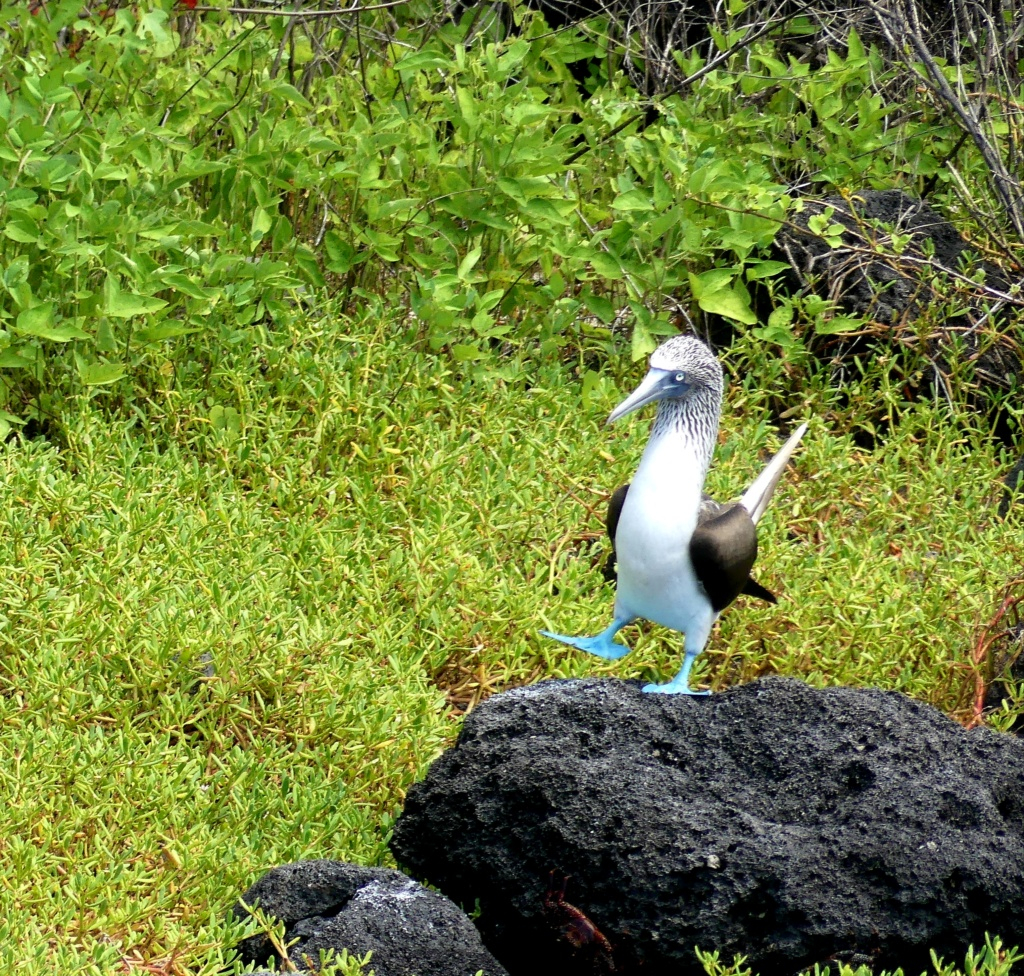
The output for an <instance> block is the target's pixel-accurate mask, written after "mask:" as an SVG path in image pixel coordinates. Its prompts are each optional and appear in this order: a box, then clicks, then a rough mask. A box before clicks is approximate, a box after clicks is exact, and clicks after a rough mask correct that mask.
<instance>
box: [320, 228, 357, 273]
mask: <svg viewBox="0 0 1024 976" xmlns="http://www.w3.org/2000/svg"><path fill="white" fill-rule="evenodd" d="M324 250H325V251H326V252H327V260H326V261H324V266H325V267H326V268H327V270H328V271H332V272H333V273H334V274H347V273H348V271H349V270H350V269H351V268H352V265H353V264H355V263H356V260H355V259H356V249H355V248H354V247H353V246H352V245H351V244H350V243H349V242H348V241H346V240H345V238H344V237H342V236H341V234H339V233H338V232H337V231H336V230H329V231H328V232H327V233H326V234H325V235H324Z"/></svg>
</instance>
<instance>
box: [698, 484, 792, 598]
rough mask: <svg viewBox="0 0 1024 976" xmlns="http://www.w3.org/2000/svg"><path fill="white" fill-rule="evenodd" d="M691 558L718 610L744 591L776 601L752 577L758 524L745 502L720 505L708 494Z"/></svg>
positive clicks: (699, 517)
mask: <svg viewBox="0 0 1024 976" xmlns="http://www.w3.org/2000/svg"><path fill="white" fill-rule="evenodd" d="M690 559H691V560H692V561H693V568H694V571H695V572H696V573H697V579H698V580H700V583H701V585H702V586H703V587H704V592H705V593H707V595H708V599H710V600H711V605H712V607H714V609H715V612H716V613H720V612H721V611H722V610H724V609H725V608H726V607H727V606H729V604H730V603H732V601H733V600H735V599H736V597H738V596H739V595H740V594H741V593H746V594H747V595H748V596H753V597H758V598H760V599H762V600H767V601H768V602H769V603H774V602H775V597H774V596H773V595H772V594H771V593H770V592H769V591H768V590H766V589H765V588H764V587H763V586H761V584H760V583H757V582H756V581H755V580H752V579H751V578H750V570H751V569H752V568H753V566H754V560H755V559H757V528H756V527H755V526H754V522H753V520H752V519H751V518H750V514H749V513H748V512H747V510H746V509H745V508H743V506H742V505H737V504H732V505H720V504H719V503H718V502H716V501H714V500H713V499H711V498H708V497H707V496H705V497H704V499H703V500H702V502H701V508H700V514H699V515H698V517H697V528H696V530H695V531H694V533H693V537H692V538H691V539H690Z"/></svg>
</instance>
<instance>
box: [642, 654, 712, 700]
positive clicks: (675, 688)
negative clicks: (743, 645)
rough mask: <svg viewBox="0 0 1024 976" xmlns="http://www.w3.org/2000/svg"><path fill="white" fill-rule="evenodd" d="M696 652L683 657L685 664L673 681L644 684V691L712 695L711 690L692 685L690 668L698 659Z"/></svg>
mask: <svg viewBox="0 0 1024 976" xmlns="http://www.w3.org/2000/svg"><path fill="white" fill-rule="evenodd" d="M696 657H697V655H696V654H687V655H686V657H685V658H683V666H682V668H681V669H680V670H679V674H677V675H676V676H675V677H674V678H673V679H672V680H671V681H668V682H666V683H665V684H663V685H656V684H649V685H644V686H643V689H642V690H643V691H645V692H647V693H648V694H654V695H710V694H711V692H710V691H698V690H697V689H696V688H691V687H690V668H692V667H693V662H694V660H695V659H696Z"/></svg>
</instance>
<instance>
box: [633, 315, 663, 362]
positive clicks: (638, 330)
mask: <svg viewBox="0 0 1024 976" xmlns="http://www.w3.org/2000/svg"><path fill="white" fill-rule="evenodd" d="M657 346H658V344H657V343H656V342H655V341H654V336H652V335H651V333H650V332H649V331H648V330H647V328H646V327H645V326H643V325H641V324H640V322H634V323H633V341H632V343H631V349H630V355H631V356H632V358H633V362H634V363H635V362H636V361H637V360H639V359H646V358H647V357H648V356H649V355H650V354H651V353H652V352H654V350H655V349H656V348H657Z"/></svg>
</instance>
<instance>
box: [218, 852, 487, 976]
mask: <svg viewBox="0 0 1024 976" xmlns="http://www.w3.org/2000/svg"><path fill="white" fill-rule="evenodd" d="M242 902H244V903H245V904H244V905H243V904H242V903H241V902H240V903H239V904H237V905H236V906H235V907H234V913H235V916H236V917H237V918H239V919H245V918H248V917H249V912H248V910H247V909H246V908H245V905H248V906H250V907H254V906H259V908H260V909H261V910H262V911H263V912H264V914H266V915H267V916H272V917H273V918H276V919H279V920H280V921H282V922H284V923H285V942H286V944H289V943H292V942H293V941H294V942H295V944H294V945H289V948H288V955H289V958H290V959H291V961H292V962H293V963H294V964H295V965H298V966H302V965H303V964H306V965H309V966H310V967H311V968H312V969H314V970H315V969H318V968H319V964H320V952H321V950H327V949H334V951H335V953H336V954H338V955H340V954H341V951H342V949H347V950H348V951H349V953H350V954H355V955H358V956H363V955H365V954H366V953H367V952H372V953H373V957H372V960H371V965H370V968H372V969H373V970H374V972H376V974H377V976H410V974H415V976H474V974H475V973H477V972H478V971H480V970H483V972H484V973H485V976H506V972H505V970H504V969H503V968H502V967H501V965H499V963H498V962H497V960H496V959H495V958H494V957H493V956H492V955H491V954H490V953H489V952H488V951H487V950H486V949H485V948H484V946H483V944H482V943H481V941H480V936H479V934H478V933H477V931H476V929H475V928H473V923H472V922H471V921H470V920H469V918H468V917H467V916H466V915H465V914H464V913H463V912H462V911H460V909H459V908H458V907H457V906H456V905H453V904H452V903H451V902H450V901H449V900H448V899H447V898H445V897H444V896H443V895H439V894H437V893H436V892H433V891H428V890H427V889H426V888H424V887H423V886H422V885H419V884H417V883H416V882H415V881H412V880H411V879H409V878H407V877H406V876H405V875H404V874H402V873H401V872H399V871H394V870H392V869H390V868H366V867H360V866H358V865H355V864H346V863H345V862H343V861H327V860H317V861H299V862H297V863H295V864H285V865H283V866H281V867H277V868H274V869H273V870H271V871H268V872H267V873H266V874H265V875H263V877H262V878H260V879H259V881H257V882H256V883H255V884H254V885H253V886H252V887H251V888H250V889H249V890H248V891H247V892H246V893H245V894H244V895H243V896H242ZM295 940H297V941H295ZM238 951H239V954H240V955H241V957H242V959H243V960H244V961H245V962H246V963H247V964H256V965H263V964H265V963H266V962H268V961H269V960H270V959H271V958H276V959H277V960H278V962H280V958H279V957H278V956H277V954H276V953H275V952H274V949H273V946H272V945H271V943H270V940H269V939H268V938H267V937H266V936H265V935H262V934H260V935H254V936H251V937H250V938H248V939H244V940H243V941H242V942H241V943H239V946H238Z"/></svg>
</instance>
